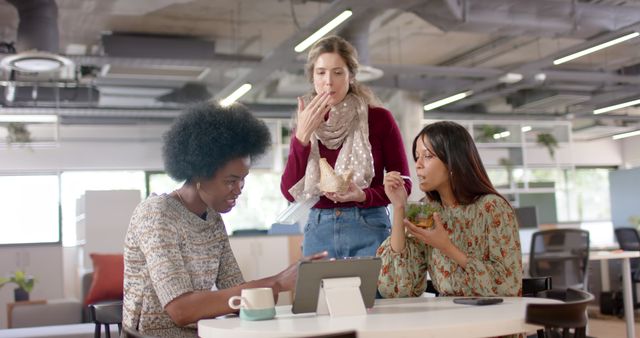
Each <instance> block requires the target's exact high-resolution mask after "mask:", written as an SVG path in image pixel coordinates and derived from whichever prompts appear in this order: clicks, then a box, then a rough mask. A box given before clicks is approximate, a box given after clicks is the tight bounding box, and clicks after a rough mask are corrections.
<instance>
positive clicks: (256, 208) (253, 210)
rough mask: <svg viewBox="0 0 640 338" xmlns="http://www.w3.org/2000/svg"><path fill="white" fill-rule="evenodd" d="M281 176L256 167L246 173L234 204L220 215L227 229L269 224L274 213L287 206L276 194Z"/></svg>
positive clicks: (251, 227) (260, 226) (278, 190)
mask: <svg viewBox="0 0 640 338" xmlns="http://www.w3.org/2000/svg"><path fill="white" fill-rule="evenodd" d="M281 175H282V174H281V173H275V172H271V171H266V170H259V169H255V170H252V171H251V172H250V173H249V175H248V176H247V177H246V178H245V181H244V182H245V185H244V189H243V190H242V194H240V197H238V201H237V202H236V206H235V207H234V208H233V209H231V211H229V212H228V213H226V214H222V219H223V220H224V224H226V226H227V232H229V233H231V232H233V230H240V229H268V228H270V227H271V224H273V222H274V221H275V220H276V217H277V216H278V214H280V212H282V211H283V210H284V209H286V207H287V200H286V199H285V198H284V197H283V196H282V194H281V193H280V177H281Z"/></svg>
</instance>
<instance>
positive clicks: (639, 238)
mask: <svg viewBox="0 0 640 338" xmlns="http://www.w3.org/2000/svg"><path fill="white" fill-rule="evenodd" d="M614 231H615V233H616V240H617V241H618V244H619V245H620V249H622V250H624V251H640V235H638V231H637V230H636V229H635V228H616V229H615V230H614Z"/></svg>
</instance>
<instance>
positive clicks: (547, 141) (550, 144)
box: [536, 133, 558, 158]
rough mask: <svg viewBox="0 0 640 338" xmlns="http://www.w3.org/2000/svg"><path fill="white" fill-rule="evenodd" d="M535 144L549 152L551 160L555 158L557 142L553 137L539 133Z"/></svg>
mask: <svg viewBox="0 0 640 338" xmlns="http://www.w3.org/2000/svg"><path fill="white" fill-rule="evenodd" d="M536 142H537V143H538V144H539V145H541V146H544V147H546V148H547V150H548V151H549V156H551V158H555V150H556V148H558V140H556V137H555V136H553V135H552V134H549V133H540V134H538V138H537V140H536Z"/></svg>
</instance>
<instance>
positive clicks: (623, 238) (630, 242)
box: [614, 227, 640, 282]
mask: <svg viewBox="0 0 640 338" xmlns="http://www.w3.org/2000/svg"><path fill="white" fill-rule="evenodd" d="M614 232H615V235H616V241H618V245H620V249H622V250H624V251H640V234H638V231H637V230H636V229H635V228H628V227H623V228H616V229H615V230H614ZM631 272H632V276H633V280H634V282H640V258H632V259H631Z"/></svg>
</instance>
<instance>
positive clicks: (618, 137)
mask: <svg viewBox="0 0 640 338" xmlns="http://www.w3.org/2000/svg"><path fill="white" fill-rule="evenodd" d="M638 135H640V130H636V131H630V132H628V133H622V134H618V135H613V137H611V138H612V139H614V140H619V139H622V138H627V137H631V136H638Z"/></svg>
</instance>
